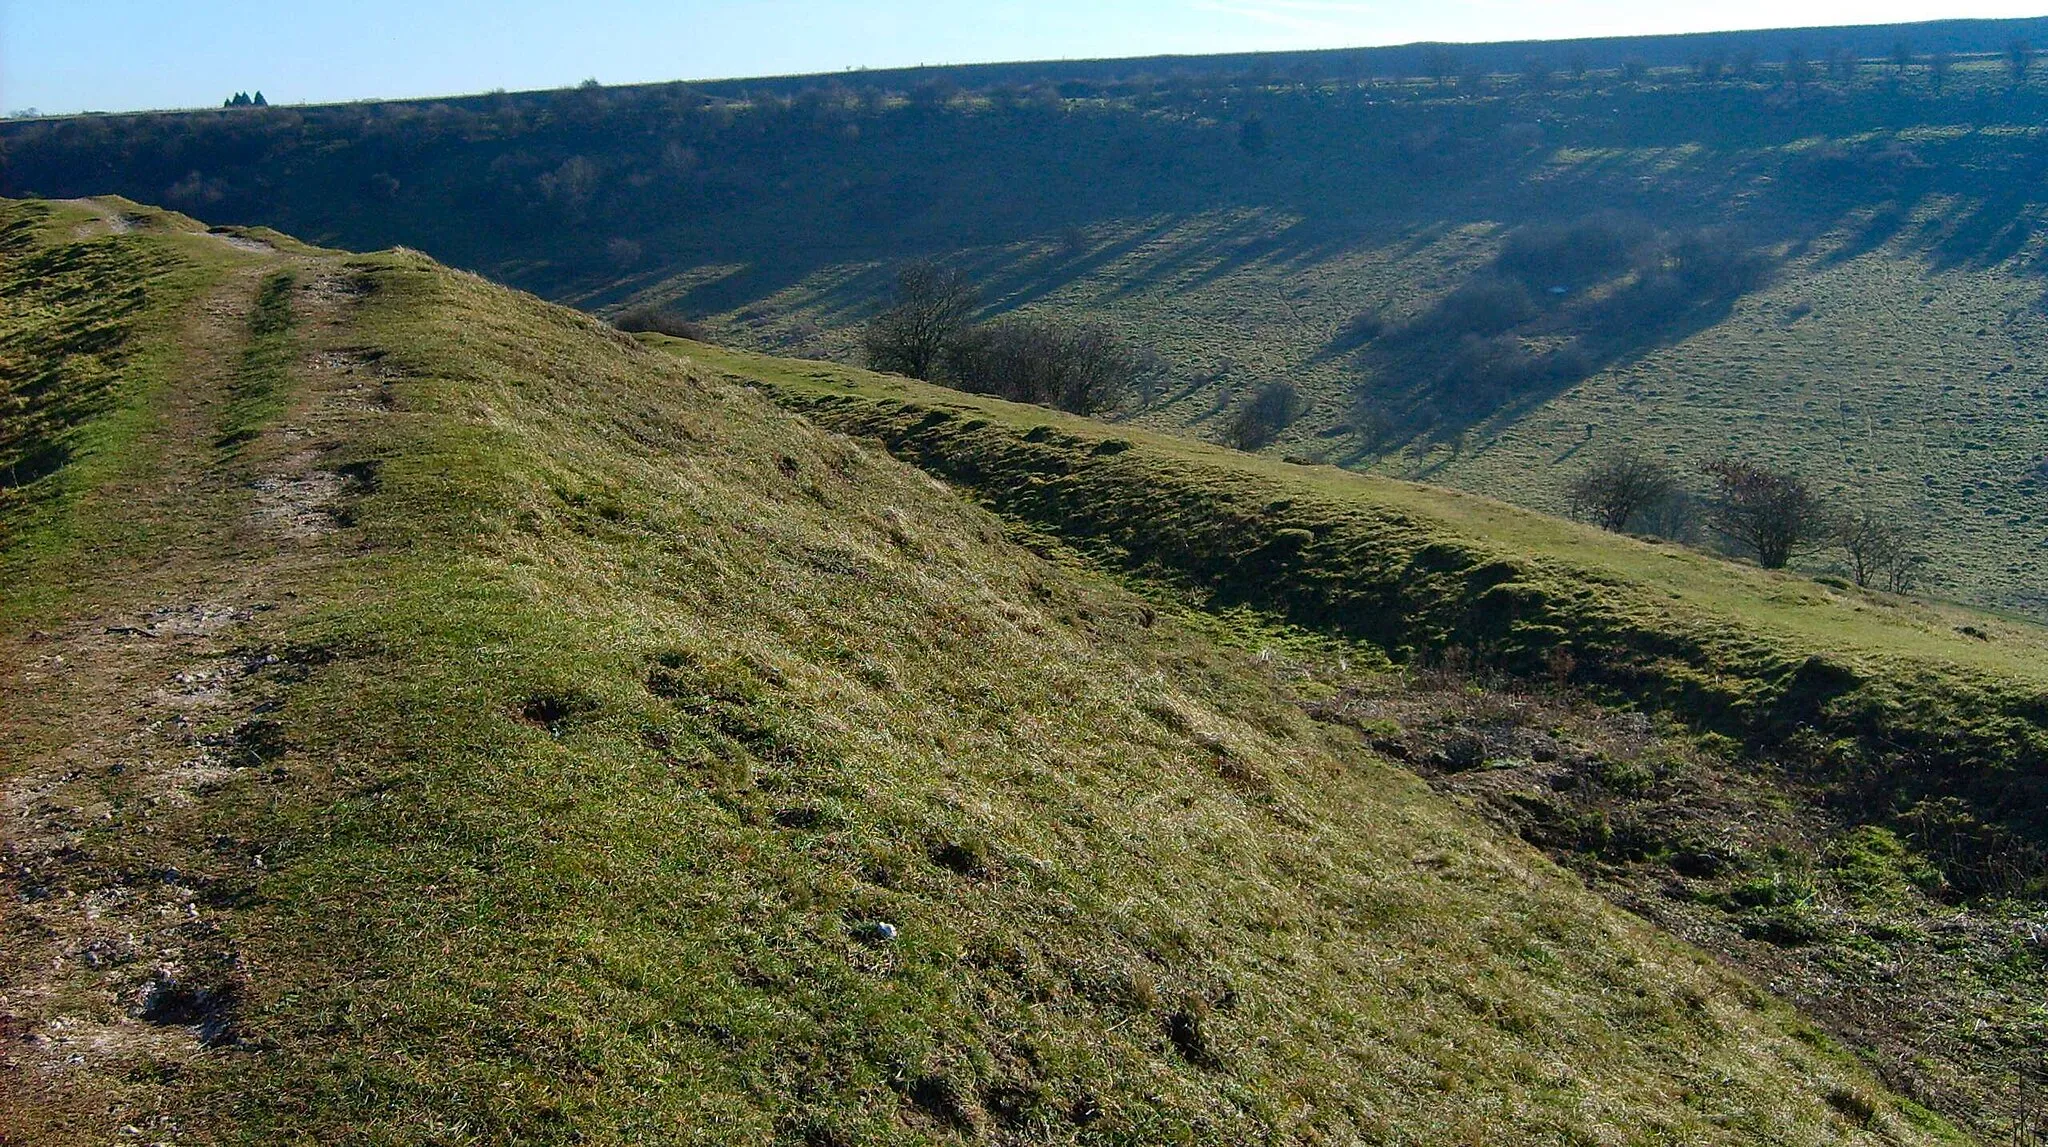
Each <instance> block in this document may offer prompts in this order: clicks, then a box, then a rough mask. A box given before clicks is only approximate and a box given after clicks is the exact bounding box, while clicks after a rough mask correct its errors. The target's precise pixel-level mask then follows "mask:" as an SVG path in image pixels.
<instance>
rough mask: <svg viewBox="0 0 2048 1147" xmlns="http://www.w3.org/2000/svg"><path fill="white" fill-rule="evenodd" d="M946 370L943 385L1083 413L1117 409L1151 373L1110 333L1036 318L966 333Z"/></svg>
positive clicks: (950, 351) (951, 349)
mask: <svg viewBox="0 0 2048 1147" xmlns="http://www.w3.org/2000/svg"><path fill="white" fill-rule="evenodd" d="M941 366H942V370H941V371H940V381H945V382H949V383H951V384H952V385H955V386H958V387H959V388H960V389H962V390H968V391H972V392H974V393H977V394H993V395H995V396H997V397H999V398H1007V399H1009V400H1011V401H1012V402H1032V403H1037V404H1038V405H1041V406H1056V407H1058V408H1060V409H1061V410H1069V411H1073V412H1074V413H1076V414H1089V413H1093V412H1095V411H1098V410H1106V409H1108V408H1109V407H1112V406H1115V405H1116V404H1117V402H1118V401H1120V400H1121V399H1122V398H1123V397H1124V396H1125V395H1126V394H1128V393H1129V392H1130V391H1131V390H1132V389H1133V387H1134V385H1135V383H1136V382H1137V380H1138V378H1139V376H1140V375H1141V374H1142V373H1144V372H1145V370H1146V369H1148V367H1147V363H1146V362H1145V356H1144V355H1142V354H1141V353H1140V352H1139V351H1137V350H1136V349H1134V348H1132V347H1131V346H1130V345H1128V344H1126V343H1125V342H1124V341H1123V340H1121V339H1119V338H1118V337H1117V336H1116V334H1115V333H1114V332H1112V331H1111V330H1110V329H1109V328H1108V327H1105V326H1102V325H1100V324H1097V323H1060V322H1054V321H1052V320H1050V319H1041V318H1028V317H1012V318H1004V319H998V320H996V321H994V322H990V323H984V324H981V325H979V326H973V327H968V328H966V329H965V330H962V331H961V332H959V334H958V335H956V336H955V337H954V339H953V340H952V342H951V344H950V345H948V346H947V347H946V349H945V354H944V357H943V358H942V360H941Z"/></svg>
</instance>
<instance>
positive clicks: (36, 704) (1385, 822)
mask: <svg viewBox="0 0 2048 1147" xmlns="http://www.w3.org/2000/svg"><path fill="white" fill-rule="evenodd" d="M0 210H4V216H5V219H4V225H5V226H6V227H7V228H8V234H9V235H10V236H11V237H12V238H11V239H10V244H11V245H10V247H9V249H8V252H7V256H6V261H5V263H4V264H0V297H5V298H6V299H8V300H10V304H9V307H10V309H9V310H8V311H7V312H6V315H5V320H4V321H5V323H6V329H5V332H4V334H5V337H6V338H7V339H8V340H9V342H8V344H7V345H8V346H9V348H10V355H13V354H14V351H13V349H12V348H15V347H23V346H29V345H34V346H36V347H37V348H38V350H37V352H36V354H35V356H29V357H10V358H9V359H8V360H7V361H8V368H7V369H8V373H7V374H6V376H5V379H6V382H7V385H8V393H9V394H10V395H12V396H15V397H16V398H20V397H22V396H33V395H35V394H50V393H57V394H58V395H59V396H60V398H59V401H58V404H57V407H56V408H57V409H61V410H62V411H63V412H64V413H62V414H61V416H60V415H50V416H47V417H39V418H38V419H37V420H36V421H34V422H32V423H30V424H28V425H27V428H26V429H25V430H19V431H18V430H17V429H16V427H17V423H16V422H15V420H14V419H13V418H12V417H10V421H9V423H8V426H9V432H10V434H11V435H15V437H12V438H10V439H9V441H10V442H16V443H25V444H23V445H17V446H13V447H10V449H15V450H18V451H22V452H25V453H31V454H34V453H35V452H37V451H41V452H42V453H40V454H36V456H42V457H49V456H52V455H51V454H50V453H49V451H50V450H51V449H52V447H51V445H50V444H51V443H53V442H57V441H62V442H64V443H66V444H68V445H67V451H66V453H65V455H64V459H63V461H62V462H61V464H58V465H56V466H55V467H54V468H51V467H45V468H44V470H43V472H42V473H41V474H40V475H39V476H38V477H36V478H35V479H34V480H33V481H27V482H23V483H20V484H18V485H17V486H16V487H14V489H13V491H12V492H11V493H10V495H9V497H10V501H9V504H8V506H7V507H6V509H5V514H6V524H7V530H8V532H7V534H6V542H5V551H4V557H0V561H4V562H5V573H6V578H7V584H8V585H10V586H25V587H30V591H29V592H27V593H23V594H19V595H17V594H15V593H13V592H10V593H9V595H8V597H7V601H6V605H5V610H6V613H5V619H4V629H0V643H4V644H0V648H4V650H5V655H4V657H0V667H4V671H5V673H6V674H7V677H8V693H9V695H10V696H12V697H16V698H19V699H21V703H19V704H16V705H10V706H9V707H8V709H7V711H6V712H5V713H4V715H0V722H4V726H5V739H6V743H7V744H8V745H9V746H10V748H9V750H8V753H7V755H6V757H5V759H4V784H5V799H6V807H7V808H8V810H9V814H10V821H11V823H10V826H9V836H8V851H7V865H6V870H5V873H6V875H5V879H6V883H7V885H8V892H9V895H10V902H11V903H15V904H18V905H20V906H21V909H20V911H18V912H13V913H10V914H9V915H8V917H7V923H6V931H5V933H4V949H0V951H4V965H0V966H4V968H5V979H4V993H5V994H4V997H0V1002H4V1023H5V1026H6V1030H7V1032H8V1040H7V1043H6V1045H5V1050H4V1052H0V1056H4V1059H0V1064H4V1070H5V1072H6V1073H7V1080H6V1086H5V1087H4V1088H0V1096H4V1097H5V1098H4V1099H0V1104H4V1105H5V1107H4V1114H5V1124H6V1126H7V1127H8V1135H9V1138H10V1140H12V1141H18V1142H28V1143H44V1142H51V1143H69V1142H87V1141H100V1140H102V1139H104V1138H107V1137H109V1136H110V1135H112V1134H114V1133H116V1132H117V1131H119V1130H120V1129H121V1128H124V1127H132V1128H135V1129H136V1130H138V1131H140V1132H142V1133H143V1134H144V1135H148V1136H153V1137H157V1138H163V1139H173V1138H175V1139H178V1140H181V1141H221V1142H277V1141H281V1140H284V1139H287V1138H289V1139H293V1140H299V1141H331V1140H332V1141H338V1140H344V1139H345V1140H347V1141H350V1142H451V1143H453V1142H483V1141H506V1140H513V1139H516V1140H518V1141H521V1142H569V1141H577V1142H646V1141H650V1140H655V1139H660V1140H667V1141H683V1142H700V1141H701V1142H733V1141H766V1142H789V1143H813V1144H815V1143H859V1142H962V1141H1012V1142H1020V1141H1030V1142H1044V1141H1055V1142H1060V1141H1072V1142H1091V1143H1115V1142H1130V1143H1137V1142H1146V1143H1152V1142H1215V1143H1223V1142H1232V1143H1235V1142H1245V1141H1268V1142H1309V1141H1317V1142H1320V1141H1328V1140H1331V1139H1351V1138H1372V1139H1378V1140H1381V1141H1388V1142H1439V1141H1499V1140H1502V1139H1511V1140H1515V1141H1525V1142H1553V1141H1554V1142H1617V1143H1619V1142H1652V1141H1671V1140H1673V1139H1683V1140H1687V1141H1696V1142H1753V1141H1771V1142H1789V1143H1823V1142H1841V1141H1887V1142H1923V1141H1940V1140H1943V1139H1945V1138H1947V1137H1949V1136H1950V1134H1951V1133H1950V1132H1949V1131H1948V1130H1947V1129H1946V1128H1945V1127H1944V1126H1943V1125H1942V1124H1941V1123H1940V1122H1939V1121H1938V1120H1937V1119H1935V1118H1934V1117H1932V1116H1929V1115H1927V1114H1926V1113H1925V1112H1923V1111H1921V1110H1919V1109H1917V1108H1915V1107H1913V1106H1912V1105H1910V1104H1906V1103H1903V1102H1902V1101H1899V1100H1896V1099H1893V1098H1891V1097H1889V1096H1888V1095H1886V1094H1885V1093H1884V1092H1883V1090H1882V1089H1881V1088H1880V1087H1879V1086H1878V1085H1877V1084H1875V1083H1874V1082H1873V1081H1872V1080H1871V1079H1870V1078H1869V1077H1868V1076H1867V1075H1866V1074H1865V1069H1863V1068H1862V1067H1860V1066H1859V1065H1857V1064H1856V1063H1855V1062H1854V1061H1853V1060H1852V1059H1850V1058H1849V1057H1848V1056H1847V1055H1846V1054H1844V1053H1843V1052H1841V1051H1839V1050H1837V1049H1836V1048H1835V1046H1834V1045H1833V1044H1832V1043H1831V1041H1830V1040H1828V1039H1827V1038H1826V1037H1825V1036H1822V1035H1820V1034H1819V1033H1818V1032H1816V1031H1815V1030H1814V1029H1813V1028H1812V1027H1811V1026H1810V1025H1809V1024H1808V1023H1806V1022H1805V1021H1803V1020H1801V1019H1800V1018H1798V1017H1797V1016H1796V1015H1794V1014H1793V1013H1792V1012H1791V1011H1789V1010H1788V1009H1787V1008H1786V1007H1785V1006H1784V1005H1782V1004H1780V1003H1777V1002H1775V1001H1773V1000H1771V999H1769V998H1768V997H1766V996H1765V995H1763V994H1762V993H1760V992H1758V991H1757V990H1756V989H1755V988H1753V987H1751V986H1750V985H1749V984H1747V983H1746V982H1744V981H1742V980H1741V979H1739V978H1737V977H1736V976H1735V975H1733V974H1731V973H1730V972H1728V971H1725V970H1723V969H1722V968H1721V967H1720V966H1718V965H1717V964H1715V963H1714V962H1713V961H1711V960H1709V959H1707V958H1705V957H1704V956H1703V955H1701V954H1700V953H1698V952H1697V951H1695V950H1692V949H1689V948H1687V947H1685V946H1683V945H1682V944H1680V943H1678V942H1675V941H1673V940H1670V939H1668V938H1666V937H1664V936H1663V935H1661V934H1660V933H1658V932H1656V931H1655V930H1653V929H1652V928H1650V927H1649V926H1648V925H1646V924H1644V923H1642V922H1640V921H1638V920H1635V919H1633V918H1631V917H1629V916H1627V915H1625V914H1623V913H1620V912H1618V911H1616V910H1614V909H1613V908H1610V907H1609V906H1607V905H1606V904H1605V903H1604V902H1603V901H1601V900H1600V899H1599V898H1598V897H1597V896H1595V895H1593V894H1592V893H1591V892H1589V891H1588V890H1587V889H1586V888H1585V887H1583V886H1582V885H1581V884H1580V883H1579V882H1578V881H1577V880H1575V879H1574V878H1572V877H1570V876H1568V875H1566V874H1565V873H1563V872H1561V871H1560V870H1558V869H1557V868H1555V867H1553V866H1552V865H1550V864H1549V863H1547V862H1546V861H1544V860H1543V859H1542V858H1541V857H1540V856H1539V855H1538V854H1536V853H1534V852H1533V851H1531V850H1530V849H1528V848H1526V847H1525V846H1523V845H1521V844H1519V843H1518V842H1515V841H1514V840H1513V839H1512V838H1511V837H1510V836H1506V835H1503V834H1500V833H1498V832H1496V831H1494V830H1492V829H1490V828H1488V827H1487V826H1486V824H1485V823H1484V822H1483V821H1481V820H1480V819H1478V818H1476V817H1474V816H1473V815H1472V814H1470V813H1468V812H1464V811H1460V810H1459V809H1458V808H1457V807H1456V806H1454V805H1453V804H1451V803H1449V802H1447V801H1446V800H1444V799H1443V798H1441V797H1439V796H1437V795H1435V794H1433V793H1432V792H1431V791H1430V789H1429V788H1428V787H1427V786H1425V785H1424V784H1422V783H1421V782H1420V781H1418V780H1417V779H1416V778H1415V777H1414V776H1413V775H1412V774H1411V773H1409V772H1408V771H1406V770H1405V769H1402V768H1400V767H1398V766H1396V765H1394V764H1391V763H1389V762H1388V761H1386V760H1384V759H1383V758H1381V757H1380V756H1378V755H1377V754H1375V753H1374V752H1373V751H1371V750H1370V749H1369V748H1368V747H1367V745H1366V743H1365V741H1364V739H1363V738H1362V736H1361V734H1360V733H1359V731H1358V730H1357V729H1355V728H1353V727H1352V726H1350V725H1347V724H1344V723H1341V722H1333V721H1323V720H1315V719H1312V718H1311V717H1310V716H1308V715H1307V714H1306V713H1305V712H1304V710H1303V704H1304V702H1305V701H1306V700H1307V699H1309V698H1311V697H1317V696H1327V695H1329V693H1330V692H1331V691H1333V690H1336V689H1339V688H1341V687H1343V686H1344V685H1345V683H1346V682H1347V681H1350V680H1354V679H1361V678H1357V677H1354V676H1345V675H1346V674H1351V675H1359V674H1370V673H1373V672H1375V668H1374V667H1375V666H1376V665H1377V664H1378V663H1377V662H1376V661H1375V660H1374V659H1373V657H1372V655H1371V653H1370V650H1369V649H1366V648H1364V647H1358V648H1354V649H1352V651H1351V652H1350V653H1349V654H1347V655H1344V656H1342V657H1339V656H1336V655H1335V653H1334V649H1335V648H1341V647H1330V648H1331V649H1332V652H1331V653H1330V654H1329V655H1328V656H1324V657H1320V658H1318V659H1316V661H1315V662H1313V664H1315V665H1322V666H1324V667H1323V668H1321V669H1307V668H1306V666H1308V665H1309V664H1311V663H1309V662H1303V663H1301V665H1299V666H1297V665H1296V664H1295V663H1293V662H1291V661H1290V662H1287V663H1284V664H1276V663H1275V662H1274V660H1273V659H1272V658H1271V657H1260V656H1257V655H1255V653H1254V651H1253V649H1252V648H1250V647H1248V646H1247V644H1245V643H1246V642H1247V641H1256V640H1258V638H1257V633H1258V632H1259V631H1258V629H1257V628H1256V626H1255V625H1253V623H1251V622H1245V623H1243V625H1241V626H1236V627H1232V626H1230V625H1227V624H1225V623H1223V622H1220V621H1219V620H1217V619H1213V618H1210V617H1209V616H1208V615H1206V614H1202V613H1199V612H1194V611H1187V610H1174V609H1161V608H1159V607H1158V606H1156V605H1154V604H1153V603H1151V602H1149V601H1147V600H1145V599H1143V598H1140V597H1137V596H1134V595H1133V594H1132V593H1130V592H1129V591H1127V590H1125V589H1123V588H1121V587H1120V586H1119V585H1117V584H1116V583H1115V582H1113V581H1111V580H1108V579H1106V578H1105V577H1104V576H1102V575H1100V574H1097V573H1093V572H1090V571H1089V569H1088V568H1087V567H1086V566H1085V565H1082V564H1077V563H1075V562H1073V561H1069V560H1066V559H1062V558H1058V557H1057V551H1056V550H1055V557H1054V558H1046V557H1041V556H1038V555H1036V554H1035V553H1033V552H1032V551H1030V550H1027V549H1025V548H1022V547H1020V546H1019V545H1018V544H1017V543H1016V542H1015V541H1013V540H1012V538H1011V527H1010V526H1008V525H1006V524H1005V522H1004V521H1003V520H1001V519H999V518H996V517H994V516H992V515H991V514H989V513H988V512H986V511H984V510H981V509H978V508H976V507H975V506H973V505H972V504H971V503H969V502H967V501H965V500H963V499H961V498H960V497H958V496H957V495H955V494H953V493H952V492H950V491H948V490H946V489H945V488H943V487H941V486H938V485H935V484H934V483H932V482H931V481H930V480H929V479H927V478H925V477H923V476H922V475H920V474H918V473H917V472H916V471H914V470H912V469H910V468H909V467H906V466H904V465H902V464H900V463H897V462H894V461H892V460H890V459H889V458H887V457H886V456H883V455H879V454H877V453H875V452H873V451H870V450H868V449H865V448H863V447H861V446H858V445H856V444H854V443H853V442H850V441H848V440H846V439H843V438H839V437H836V436H834V435H832V434H830V433H828V432H825V431H823V430H820V429H818V428H816V427H814V426H812V425H810V424H808V423H806V422H805V421H803V420H801V419H798V418H796V417H794V416H791V415H789V414H786V413H783V412H781V411H779V410H777V409H776V408H775V407H773V406H772V405H770V404H769V403H767V402H766V401H764V400H763V399H762V398H761V397H759V396H758V395H756V394H754V393H751V392H749V390H747V389H746V388H743V387H739V386H735V385H732V384H731V383H729V382H727V381H724V380H723V378H722V377H720V376H719V375H717V374H716V373H714V372H709V371H706V370H703V369H700V368H696V367H692V366H690V365H688V364H685V363H682V362H680V361H678V360H676V359H674V358H673V357H671V356H668V355H663V354H659V353H656V352H653V351H649V350H646V349H643V348H641V347H639V346H637V345H635V344H633V343H631V342H630V341H628V340H624V339H621V338H619V337H617V336H615V335H613V334H611V333H610V332H608V331H606V330H605V329H603V328H602V327H600V326H598V325H596V324H595V323H593V322H592V321H590V320H588V319H585V318H583V317H580V316H577V315H575V314H573V313H571V312H567V311H563V310H559V309H556V308H552V307H549V306H547V305H544V304H542V303H540V302H538V301H536V300H533V299H531V298H527V297H522V296H518V295H515V294H513V293H511V292H508V291H506V290H504V289H502V288H499V287H496V286H492V285H490V284H488V283H485V282H483V281H482V280H479V279H475V278H471V277H468V276H465V275H461V274H458V273H453V272H450V271H447V270H444V269H442V268H440V267H438V266H436V265H434V264H433V263H431V262H429V261H427V260H426V259H424V258H423V257H420V256H418V255H415V254H409V253H391V254H384V255H377V256H369V257H351V256H344V255H338V254H332V253H326V252H321V251H317V250H314V249H311V248H305V247H301V246H299V245H297V244H294V243H292V242H290V241H289V240H286V239H284V238H282V237H281V236H277V235H275V234H271V233H214V234H209V233H206V232H204V231H203V230H202V229H201V228H199V227H198V226H197V225H196V224H192V223H190V222H189V221H188V220H184V219H182V218H180V217H176V216H169V215H163V214H160V213H154V212H148V211H144V210H142V209H139V208H134V207H133V206H132V205H127V204H121V203H117V202H102V203H96V204H81V205H47V204H34V203H10V204H7V205H6V206H5V207H4V209H0ZM92 274H101V275H111V276H113V277H115V278H116V279H118V280H120V281H122V282H126V283H129V284H131V285H132V287H133V288H134V290H135V291H136V292H139V293H138V294H137V295H136V296H135V298H136V305H135V306H134V307H133V308H131V309H130V310H128V311H127V312H125V313H124V314H122V315H119V316H107V315H102V314H100V313H99V312H98V311H96V310H95V309H94V308H96V307H97V306H99V305H100V304H99V302H98V300H99V298H100V295H99V293H98V292H97V291H95V290H92V289H88V285H89V283H90V282H91V281H92V280H90V279H89V278H88V276H89V275H92ZM80 332H96V333H86V334H81V333H80ZM34 340H39V341H34ZM94 340H97V341H94ZM52 354H64V355H69V356H71V357H74V358H79V359H80V360H81V361H80V363H79V364H78V365H79V366H80V367H81V368H82V367H84V366H85V365H87V364H86V362H85V361H84V360H87V359H89V360H91V363H92V364H96V366H95V369H93V370H91V371H87V370H84V369H81V370H80V371H79V372H78V373H77V374H72V373H65V374H63V375H61V376H57V377H56V378H55V381H51V377H52V376H50V375H49V374H48V373H47V372H46V371H44V370H43V369H42V366H41V364H42V363H43V362H44V358H45V356H48V355H52ZM64 361H65V362H67V363H69V362H70V361H71V358H66V359H65V360H64ZM95 380H97V381H95ZM88 394H91V395H97V396H98V397H96V398H93V399H91V400H90V401H87V400H86V396H87V395H88ZM14 409H19V406H18V405H17V407H16V408H14ZM1245 626H1251V628H1245ZM883 925H887V926H888V927H887V928H886V929H885V928H884V927H883Z"/></svg>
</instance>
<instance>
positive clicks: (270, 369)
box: [214, 271, 297, 449]
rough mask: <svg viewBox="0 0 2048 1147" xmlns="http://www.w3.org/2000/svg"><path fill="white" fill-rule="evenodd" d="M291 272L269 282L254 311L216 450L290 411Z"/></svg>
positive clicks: (232, 444) (236, 443)
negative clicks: (287, 408)
mask: <svg viewBox="0 0 2048 1147" xmlns="http://www.w3.org/2000/svg"><path fill="white" fill-rule="evenodd" d="M295 285H296V284H295V280H294V277H293V275H292V273H291V272H289V271H280V272H279V273H277V274H275V275H272V276H270V277H269V278H268V279H265V280H264V282H263V290H262V291H261V292H260V293H259V294H258V295H257V296H256V305H255V307H254V308H253V309H251V310H250V312H249V324H248V325H249V332H248V333H249V339H248V344H247V345H246V346H244V347H243V348H242V359H241V362H240V363H239V364H238V365H237V367H236V371H235V380H234V384H233V385H232V386H231V387H229V389H228V404H227V409H226V410H225V411H224V412H223V414H222V423H221V431H220V435H219V437H218V438H216V439H215V440H214V445H216V446H218V447H221V448H223V449H232V448H234V447H236V446H239V445H241V444H242V443H244V442H247V441H249V440H251V439H253V438H255V437H256V436H257V435H259V434H261V433H262V432H263V427H264V426H266V425H268V424H269V423H270V422H272V421H274V420H275V419H276V418H277V417H278V415H280V414H283V413H284V410H285V387H286V385H287V382H288V380H287V378H286V372H287V371H288V369H289V368H290V366H291V364H292V360H293V359H294V358H296V357H297V356H296V355H295V354H294V351H293V346H292V339H291V329H292V288H293V287H294V286H295Z"/></svg>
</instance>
